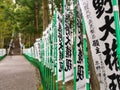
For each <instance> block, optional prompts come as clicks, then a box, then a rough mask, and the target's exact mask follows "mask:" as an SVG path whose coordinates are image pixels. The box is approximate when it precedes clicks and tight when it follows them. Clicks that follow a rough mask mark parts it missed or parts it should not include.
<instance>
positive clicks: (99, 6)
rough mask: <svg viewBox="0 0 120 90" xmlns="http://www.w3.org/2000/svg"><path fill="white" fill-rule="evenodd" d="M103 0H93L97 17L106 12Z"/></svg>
mask: <svg viewBox="0 0 120 90" xmlns="http://www.w3.org/2000/svg"><path fill="white" fill-rule="evenodd" d="M103 4H104V2H103V0H93V6H94V8H95V10H96V14H97V18H100V17H101V16H102V14H103V13H104V10H105V9H104V7H103Z"/></svg>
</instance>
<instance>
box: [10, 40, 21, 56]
mask: <svg viewBox="0 0 120 90" xmlns="http://www.w3.org/2000/svg"><path fill="white" fill-rule="evenodd" d="M12 51H13V53H12V54H13V55H19V54H20V44H19V39H18V38H14V39H13V50H12Z"/></svg>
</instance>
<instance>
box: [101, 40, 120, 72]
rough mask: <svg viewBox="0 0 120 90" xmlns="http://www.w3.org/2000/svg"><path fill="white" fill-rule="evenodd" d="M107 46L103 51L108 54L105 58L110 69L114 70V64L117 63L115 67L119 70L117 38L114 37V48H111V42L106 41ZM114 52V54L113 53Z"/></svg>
mask: <svg viewBox="0 0 120 90" xmlns="http://www.w3.org/2000/svg"><path fill="white" fill-rule="evenodd" d="M105 48H106V50H105V51H104V52H103V54H104V55H106V59H105V64H106V65H109V69H110V70H113V67H112V66H113V65H115V69H116V71H118V61H117V55H116V48H117V46H116V40H115V39H113V43H112V48H110V45H109V43H105ZM111 53H112V55H111ZM111 56H113V58H114V59H113V60H111Z"/></svg>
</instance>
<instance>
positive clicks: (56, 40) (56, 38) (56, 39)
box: [55, 9, 58, 90]
mask: <svg viewBox="0 0 120 90" xmlns="http://www.w3.org/2000/svg"><path fill="white" fill-rule="evenodd" d="M57 35H58V34H57V10H56V9H55V43H56V44H55V46H56V47H55V48H56V53H55V55H56V90H58V53H57V51H58V36H57Z"/></svg>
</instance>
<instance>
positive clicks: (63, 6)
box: [62, 0, 66, 90]
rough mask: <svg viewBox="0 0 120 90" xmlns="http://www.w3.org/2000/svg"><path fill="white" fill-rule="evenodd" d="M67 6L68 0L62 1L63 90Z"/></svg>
mask: <svg viewBox="0 0 120 90" xmlns="http://www.w3.org/2000/svg"><path fill="white" fill-rule="evenodd" d="M65 5H66V0H62V13H63V16H62V25H63V29H62V43H63V52H62V54H63V60H62V61H63V67H62V71H63V80H62V83H63V85H62V90H65V70H64V69H65V37H64V36H65Z"/></svg>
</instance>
